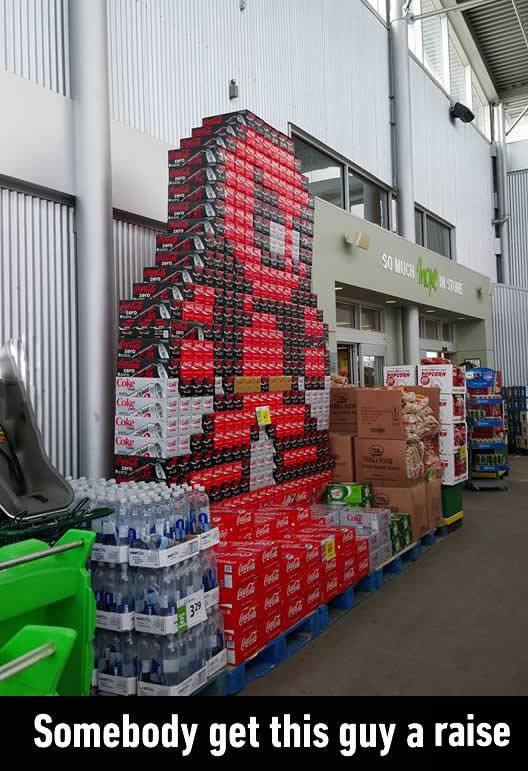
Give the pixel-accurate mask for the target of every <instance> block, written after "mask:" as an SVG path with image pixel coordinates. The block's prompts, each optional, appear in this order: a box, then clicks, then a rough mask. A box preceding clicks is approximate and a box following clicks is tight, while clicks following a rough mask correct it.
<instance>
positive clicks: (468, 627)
mask: <svg viewBox="0 0 528 771" xmlns="http://www.w3.org/2000/svg"><path fill="white" fill-rule="evenodd" d="M509 481H510V489H509V491H508V492H498V491H485V492H480V493H476V492H469V491H468V492H466V493H465V495H464V509H465V515H466V516H465V520H464V525H463V526H462V528H461V529H460V530H458V531H455V532H454V533H452V534H451V535H449V536H448V537H447V538H445V539H442V540H440V541H439V543H438V545H437V546H436V547H434V548H433V549H431V550H430V551H429V552H427V553H426V554H424V555H423V557H422V558H421V559H419V560H418V561H417V562H415V563H412V564H411V565H410V567H408V568H407V569H406V570H405V571H404V572H403V574H401V575H400V576H399V577H397V578H395V579H394V580H392V581H390V582H389V583H387V584H386V585H385V586H384V587H383V588H382V590H381V591H379V592H376V593H374V594H373V595H372V596H371V597H370V598H368V599H367V600H366V601H365V602H363V603H361V604H360V605H359V606H358V607H357V608H354V609H353V610H352V611H351V612H350V613H349V614H347V615H346V616H344V617H343V618H342V619H341V620H339V621H338V622H337V623H335V624H334V625H333V626H331V627H329V628H328V629H327V630H326V631H325V632H324V633H323V634H322V635H321V636H320V637H319V638H318V639H316V640H315V641H314V642H312V643H310V644H308V645H307V646H306V647H305V648H303V649H302V650H301V651H300V652H299V653H297V654H296V655H295V656H293V657H292V658H291V659H289V660H287V661H286V662H284V663H283V664H281V666H280V667H278V668H277V669H275V670H274V671H272V672H270V673H269V674H268V675H267V676H266V677H264V678H262V679H260V680H257V681H256V682H255V683H253V684H252V685H251V686H250V687H249V688H247V689H246V690H245V691H243V693H242V695H248V696H249V695H251V696H299V695H302V696H318V695H327V696H351V695H372V696H374V695H523V696H525V695H527V694H528V642H527V641H528V457H513V458H512V472H511V474H510V478H509Z"/></svg>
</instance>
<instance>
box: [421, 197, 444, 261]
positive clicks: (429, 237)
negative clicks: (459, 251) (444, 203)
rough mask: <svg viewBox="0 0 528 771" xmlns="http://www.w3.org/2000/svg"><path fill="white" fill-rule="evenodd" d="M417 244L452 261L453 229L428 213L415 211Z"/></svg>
mask: <svg viewBox="0 0 528 771" xmlns="http://www.w3.org/2000/svg"><path fill="white" fill-rule="evenodd" d="M414 217H415V220H414V221H415V228H416V243H417V244H420V246H425V247H426V248H427V249H431V251H432V252H437V254H443V255H444V257H447V258H448V259H450V260H451V259H452V253H451V231H452V230H453V228H452V227H450V226H449V225H444V224H443V223H442V222H439V221H438V220H437V219H435V218H434V217H432V216H431V215H430V214H428V213H427V212H424V211H422V210H421V209H415V211H414Z"/></svg>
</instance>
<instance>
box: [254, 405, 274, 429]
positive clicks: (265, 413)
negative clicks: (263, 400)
mask: <svg viewBox="0 0 528 771" xmlns="http://www.w3.org/2000/svg"><path fill="white" fill-rule="evenodd" d="M256 413H257V423H258V424H259V426H271V413H270V408H269V407H257V408H256Z"/></svg>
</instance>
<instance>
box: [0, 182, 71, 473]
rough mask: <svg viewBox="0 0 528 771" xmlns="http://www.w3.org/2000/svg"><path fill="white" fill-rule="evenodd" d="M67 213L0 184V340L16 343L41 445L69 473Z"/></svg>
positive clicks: (62, 207) (64, 207) (56, 205)
mask: <svg viewBox="0 0 528 771" xmlns="http://www.w3.org/2000/svg"><path fill="white" fill-rule="evenodd" d="M73 228H74V212H73V209H72V208H71V207H70V206H67V205H65V204H61V203H56V202H52V201H46V200H43V199H42V198H37V197H36V196H32V195H26V194H24V193H19V192H15V191H12V190H7V189H5V188H0V275H1V277H2V280H1V281H0V344H5V343H7V342H8V341H9V340H15V341H17V342H20V343H21V345H22V347H23V351H24V353H25V357H26V366H25V367H24V368H23V369H24V371H25V376H26V383H27V388H28V393H29V396H30V398H31V401H32V404H33V408H34V411H35V415H36V419H37V422H38V425H39V427H40V429H41V431H42V436H43V440H44V446H45V448H46V450H47V452H48V453H49V455H50V458H51V460H52V462H53V463H54V464H55V465H56V466H57V468H58V469H59V470H60V471H61V472H63V473H65V474H76V473H77V470H78V457H77V445H78V440H77V415H78V412H77V393H78V389H77V321H76V316H77V310H76V288H75V282H76V264H75V240H74V229H73Z"/></svg>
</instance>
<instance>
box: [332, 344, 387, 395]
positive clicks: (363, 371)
mask: <svg viewBox="0 0 528 771" xmlns="http://www.w3.org/2000/svg"><path fill="white" fill-rule="evenodd" d="M378 348H380V346H373V345H364V344H362V343H338V346H337V371H338V374H339V375H341V376H342V377H346V378H347V379H348V382H349V383H351V384H352V385H357V386H367V387H372V386H380V385H383V367H384V364H385V356H384V355H383V353H382V351H381V350H378Z"/></svg>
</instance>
